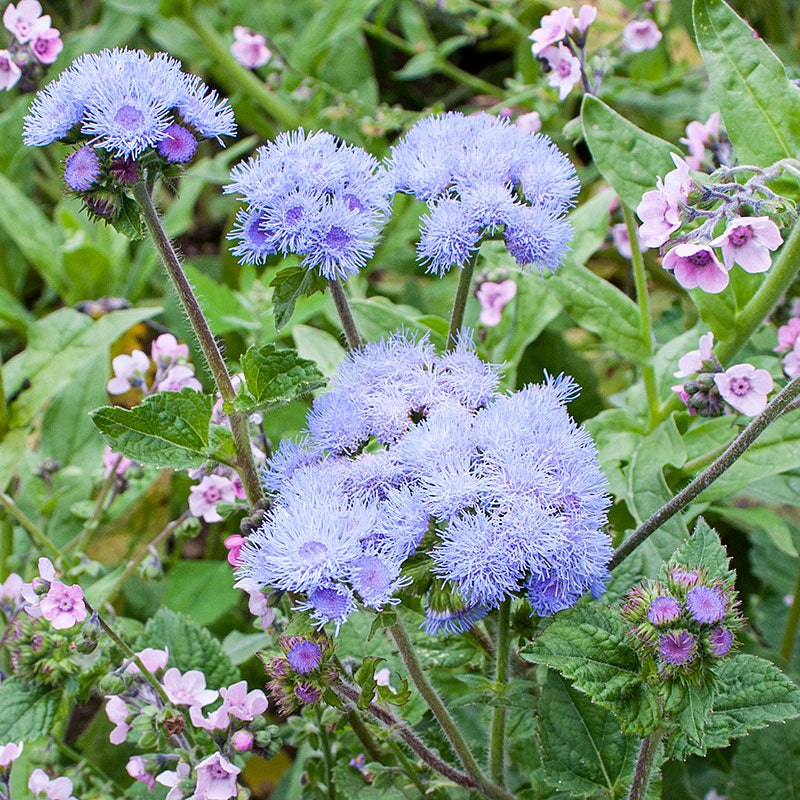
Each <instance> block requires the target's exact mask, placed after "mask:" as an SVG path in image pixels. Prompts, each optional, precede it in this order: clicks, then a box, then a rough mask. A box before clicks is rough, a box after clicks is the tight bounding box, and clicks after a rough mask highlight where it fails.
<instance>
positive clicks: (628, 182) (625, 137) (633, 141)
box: [581, 94, 679, 208]
mask: <svg viewBox="0 0 800 800" xmlns="http://www.w3.org/2000/svg"><path fill="white" fill-rule="evenodd" d="M581 121H582V123H583V135H584V138H585V139H586V144H587V145H588V147H589V150H590V151H591V153H592V158H593V159H594V161H595V163H596V164H597V168H598V169H599V170H600V172H601V174H602V175H603V177H604V178H605V179H606V180H607V181H608V183H609V184H610V185H611V188H612V189H614V191H615V192H616V193H617V194H618V195H619V199H620V200H621V201H622V202H623V203H625V205H626V206H628V207H629V208H636V206H638V205H639V203H640V201H641V199H642V195H643V194H644V193H645V192H647V191H649V190H650V189H655V188H656V177H657V176H659V175H661V176H664V175H666V174H667V172H669V171H670V170H673V169H675V164H674V163H673V161H672V159H671V158H670V153H679V150H678V148H677V147H675V146H674V145H671V144H670V143H669V142H665V141H664V140H663V139H659V138H658V137H657V136H653V135H652V134H649V133H646V132H645V131H643V130H642V129H641V128H637V127H636V125H634V124H633V123H632V122H629V121H628V120H627V119H625V117H622V116H620V115H619V114H617V112H616V111H614V110H613V109H611V108H609V107H608V106H607V105H606V104H605V103H604V102H603V101H602V100H599V99H598V98H597V97H595V96H594V95H591V94H587V95H585V96H584V98H583V105H582V107H581Z"/></svg>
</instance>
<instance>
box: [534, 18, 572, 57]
mask: <svg viewBox="0 0 800 800" xmlns="http://www.w3.org/2000/svg"><path fill="white" fill-rule="evenodd" d="M539 26H540V27H538V28H537V29H536V30H535V31H534V32H533V33H532V34H531V35H530V36H529V37H528V38H529V39H530V40H531V41H532V42H533V44H532V45H531V50H532V51H533V54H534V55H535V56H538V55H539V54H540V53H541V52H542V51H543V50H544V49H545V48H546V47H549V46H550V45H553V44H555V43H556V42H560V41H561V40H562V39H563V38H564V37H565V36H566V35H567V34H568V33H572V30H573V28H574V27H575V15H574V14H573V13H572V9H571V8H567V7H566V6H562V7H561V8H558V9H556V10H555V11H551V12H550V13H549V14H546V15H545V16H543V17H542V19H541V21H540V23H539Z"/></svg>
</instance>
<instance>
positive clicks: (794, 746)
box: [726, 721, 800, 800]
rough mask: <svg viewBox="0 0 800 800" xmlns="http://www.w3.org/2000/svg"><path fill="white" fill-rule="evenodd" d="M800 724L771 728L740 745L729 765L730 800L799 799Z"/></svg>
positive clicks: (796, 722) (750, 737)
mask: <svg viewBox="0 0 800 800" xmlns="http://www.w3.org/2000/svg"><path fill="white" fill-rule="evenodd" d="M799 760H800V721H795V722H790V723H789V724H788V725H773V726H772V727H770V728H768V729H767V730H765V731H758V732H757V733H754V734H753V735H751V736H748V737H747V738H746V739H744V740H743V741H741V742H740V743H739V746H738V747H737V748H736V754H735V755H734V757H733V761H732V763H731V784H732V785H731V787H730V789H729V790H728V791H727V792H726V795H727V796H728V798H730V800H753V798H754V797H764V798H770V800H772V798H781V799H783V798H787V800H788V798H795V797H797V796H798V795H800V769H798V768H797V765H798V761H799Z"/></svg>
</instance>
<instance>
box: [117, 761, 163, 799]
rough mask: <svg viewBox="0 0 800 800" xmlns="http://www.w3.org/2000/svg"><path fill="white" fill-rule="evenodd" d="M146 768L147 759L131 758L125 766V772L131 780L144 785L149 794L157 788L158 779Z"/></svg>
mask: <svg viewBox="0 0 800 800" xmlns="http://www.w3.org/2000/svg"><path fill="white" fill-rule="evenodd" d="M146 767H147V761H146V759H144V758H142V757H141V756H131V757H130V758H129V759H128V763H127V764H126V765H125V771H126V772H127V773H128V775H130V776H131V778H134V779H135V780H137V781H139V782H140V783H143V784H144V785H145V786H146V787H147V791H148V792H152V791H153V789H155V788H156V779H155V776H154V775H153V773H152V772H148V771H147V769H146Z"/></svg>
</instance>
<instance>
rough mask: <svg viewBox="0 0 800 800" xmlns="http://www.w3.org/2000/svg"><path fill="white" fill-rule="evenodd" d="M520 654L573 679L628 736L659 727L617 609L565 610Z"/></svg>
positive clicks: (579, 607)
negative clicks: (606, 710) (618, 722)
mask: <svg viewBox="0 0 800 800" xmlns="http://www.w3.org/2000/svg"><path fill="white" fill-rule="evenodd" d="M520 655H521V656H522V657H523V658H524V659H526V660H527V661H534V662H536V663H538V664H547V665H548V666H549V667H552V668H553V669H557V670H558V671H559V672H561V673H562V674H563V675H565V676H566V677H568V678H570V679H572V681H573V685H574V687H575V688H576V689H579V690H580V691H582V692H585V693H586V694H588V695H589V697H591V698H592V700H594V701H595V702H597V703H599V704H600V705H602V706H603V707H604V708H607V709H608V710H609V711H612V712H613V713H614V714H615V715H616V717H617V719H619V721H620V723H621V725H622V730H623V731H624V732H625V733H638V734H640V735H642V736H646V735H647V734H649V733H650V732H651V731H652V730H654V729H655V727H656V724H657V721H658V707H657V705H656V701H655V698H654V697H653V695H652V694H651V692H650V690H649V689H648V688H647V686H646V685H645V684H644V683H643V681H642V676H641V670H640V663H639V657H638V656H637V655H636V653H635V652H634V651H633V649H632V648H631V647H629V646H628V645H627V644H626V642H625V627H624V625H623V624H622V620H621V619H620V617H619V614H618V613H616V611H614V610H612V609H609V608H605V607H603V606H597V605H580V606H576V607H574V608H570V609H567V610H566V611H562V612H560V613H559V614H558V615H557V616H556V617H555V618H554V619H553V621H552V622H551V623H550V624H549V625H548V626H547V627H546V628H545V629H544V631H543V632H542V633H541V634H540V635H539V636H538V637H537V638H536V639H534V641H533V642H531V643H530V644H529V645H528V646H527V647H525V648H523V649H522V651H521V653H520Z"/></svg>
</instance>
